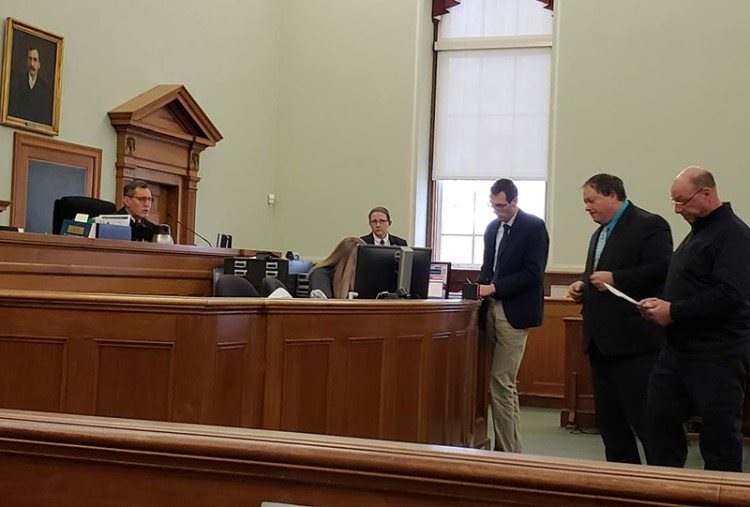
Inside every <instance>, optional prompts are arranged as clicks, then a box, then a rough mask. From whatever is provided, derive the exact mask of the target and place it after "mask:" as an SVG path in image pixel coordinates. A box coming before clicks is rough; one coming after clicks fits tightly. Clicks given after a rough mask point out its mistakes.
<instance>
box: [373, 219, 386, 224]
mask: <svg viewBox="0 0 750 507" xmlns="http://www.w3.org/2000/svg"><path fill="white" fill-rule="evenodd" d="M370 223H371V224H373V225H378V224H387V223H388V220H378V219H376V220H370Z"/></svg>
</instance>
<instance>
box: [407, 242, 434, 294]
mask: <svg viewBox="0 0 750 507" xmlns="http://www.w3.org/2000/svg"><path fill="white" fill-rule="evenodd" d="M412 250H414V254H413V257H412V261H411V289H410V290H409V293H410V294H411V297H412V299H427V293H428V292H429V288H430V265H431V264H432V249H431V248H420V247H414V248H412Z"/></svg>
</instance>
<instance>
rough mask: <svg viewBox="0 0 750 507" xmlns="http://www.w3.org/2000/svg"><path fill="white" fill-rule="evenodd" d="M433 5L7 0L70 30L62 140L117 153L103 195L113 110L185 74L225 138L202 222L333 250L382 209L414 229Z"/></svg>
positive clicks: (110, 190) (315, 252) (7, 7)
mask: <svg viewBox="0 0 750 507" xmlns="http://www.w3.org/2000/svg"><path fill="white" fill-rule="evenodd" d="M428 3H429V2H427V1H426V0H399V1H398V2H388V3H385V4H381V5H377V6H376V5H374V4H373V3H372V2H368V1H365V0H356V1H352V0H315V1H308V0H283V1H279V0H217V1H216V2H213V3H211V4H210V5H209V4H207V3H205V2H195V1H181V2H176V3H174V2H173V3H169V2H153V1H150V0H135V1H132V2H120V1H114V0H75V1H72V2H57V1H55V0H31V1H29V0H23V1H22V0H5V1H4V2H3V7H4V9H3V13H2V14H3V15H7V16H10V17H15V18H17V19H20V20H22V21H25V22H27V23H30V24H33V25H36V26H40V27H43V28H45V29H48V30H50V31H53V32H55V33H58V34H61V35H63V36H64V37H65V54H64V62H65V65H64V72H63V96H62V110H61V118H62V121H61V125H60V136H59V139H61V140H65V141H70V142H75V143H81V144H86V145H91V146H97V147H100V148H102V149H103V151H104V160H103V170H102V173H103V174H102V190H101V195H102V197H103V198H106V199H114V197H115V196H114V160H115V134H114V130H113V129H112V127H111V126H110V125H109V121H108V118H107V115H106V112H107V111H108V110H110V109H112V108H114V107H116V106H117V105H119V104H121V103H122V102H125V101H126V100H129V99H130V98H132V97H134V96H136V95H138V94H139V93H141V92H143V91H145V90H147V89H149V88H151V87H152V86H154V85H156V84H160V83H182V84H184V85H185V86H186V87H187V88H188V90H189V91H190V93H191V94H192V95H193V96H194V97H195V99H196V100H197V101H198V103H199V104H200V105H201V107H202V108H203V109H204V110H205V111H206V113H207V114H208V115H209V117H210V118H211V119H212V121H213V122H214V123H215V124H216V126H217V127H218V128H219V130H220V131H221V133H222V134H223V136H224V140H223V141H222V142H221V143H219V144H218V145H217V146H216V147H215V148H211V149H209V150H207V151H206V152H204V154H203V156H202V161H201V173H200V175H201V178H202V180H201V183H200V185H199V198H198V210H197V212H198V213H197V222H196V229H197V230H198V231H199V232H200V233H201V234H203V235H204V236H206V237H208V239H210V240H212V241H213V240H214V238H215V237H216V233H217V232H219V231H221V232H228V233H231V234H233V235H234V237H235V246H241V247H258V248H269V249H270V248H273V249H284V250H285V249H295V250H299V251H301V252H302V253H303V254H304V255H307V256H313V257H321V256H324V255H326V254H327V253H328V252H329V251H330V250H331V248H332V247H333V245H334V244H335V242H336V241H338V239H339V238H341V237H343V236H345V235H348V234H357V235H360V234H364V233H365V232H367V231H368V227H367V216H366V214H367V211H368V210H369V209H370V207H372V206H375V205H380V204H383V205H386V206H389V207H390V208H392V211H393V215H394V218H395V224H394V232H395V233H396V234H399V235H403V236H406V237H413V236H414V222H415V216H416V214H417V211H416V210H415V200H414V198H413V195H414V194H415V186H416V171H417V168H418V167H422V168H425V167H426V151H425V150H422V153H421V155H422V159H423V160H422V159H420V161H418V160H417V156H416V155H415V154H416V151H417V150H416V134H415V133H416V132H417V131H421V132H422V134H421V135H422V138H424V136H426V131H427V129H428V121H429V109H428V108H425V106H424V101H423V100H421V97H422V95H420V96H418V95H417V94H416V93H415V92H416V87H417V86H418V85H419V86H422V87H424V82H425V77H424V76H425V75H426V76H427V86H429V73H430V67H429V65H428V66H427V67H425V64H424V57H425V56H427V62H428V64H429V62H430V60H429V58H430V46H429V40H430V39H431V34H432V25H431V22H430V17H429V14H428V11H427V9H426V6H427V5H428ZM180 30H182V32H180ZM425 33H427V34H428V38H427V44H426V45H425V44H424V34H425ZM420 42H422V43H423V44H422V45H421V46H420V44H419V43H420ZM420 79H421V80H420ZM428 90H429V88H428ZM427 104H428V105H429V102H427ZM418 106H419V107H420V108H421V109H420V110H419V111H418V110H417V108H418ZM418 122H419V125H418ZM12 135H13V130H12V129H9V128H0V146H1V147H2V149H0V152H1V153H2V155H1V156H0V157H1V158H0V182H2V186H1V187H0V199H1V198H10V183H11V159H12ZM418 164H419V165H418ZM423 170H424V169H423ZM423 186H424V183H423ZM269 193H275V194H276V204H275V205H273V206H269V205H268V204H267V196H268V194H269ZM421 215H422V216H423V215H424V213H423V212H422V213H421ZM0 220H2V222H0V223H7V221H8V216H7V214H4V216H0Z"/></svg>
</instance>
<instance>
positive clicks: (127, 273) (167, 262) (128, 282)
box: [0, 232, 256, 296]
mask: <svg viewBox="0 0 750 507" xmlns="http://www.w3.org/2000/svg"><path fill="white" fill-rule="evenodd" d="M255 253H256V251H255V250H237V249H227V248H210V247H208V246H206V247H197V246H192V245H158V244H155V243H134V242H130V241H116V240H107V239H88V238H78V237H72V236H53V235H46V234H34V233H19V232H0V289H25V290H55V291H68V292H100V293H110V294H153V295H159V294H161V295H178V296H210V295H211V293H212V270H213V268H215V267H220V266H223V265H224V259H225V258H227V257H236V256H248V257H249V256H252V255H255Z"/></svg>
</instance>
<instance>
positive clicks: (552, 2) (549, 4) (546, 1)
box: [433, 0, 555, 16]
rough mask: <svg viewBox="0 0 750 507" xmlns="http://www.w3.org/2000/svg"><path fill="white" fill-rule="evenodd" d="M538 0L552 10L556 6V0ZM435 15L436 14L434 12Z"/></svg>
mask: <svg viewBox="0 0 750 507" xmlns="http://www.w3.org/2000/svg"><path fill="white" fill-rule="evenodd" d="M537 1H539V2H542V3H543V4H546V5H545V6H544V8H545V9H549V10H552V8H553V7H554V6H555V0H537ZM434 9H435V7H434V6H433V11H434ZM433 16H434V14H433Z"/></svg>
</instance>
